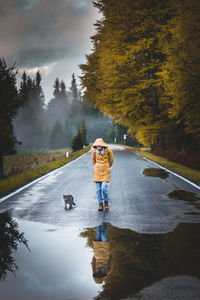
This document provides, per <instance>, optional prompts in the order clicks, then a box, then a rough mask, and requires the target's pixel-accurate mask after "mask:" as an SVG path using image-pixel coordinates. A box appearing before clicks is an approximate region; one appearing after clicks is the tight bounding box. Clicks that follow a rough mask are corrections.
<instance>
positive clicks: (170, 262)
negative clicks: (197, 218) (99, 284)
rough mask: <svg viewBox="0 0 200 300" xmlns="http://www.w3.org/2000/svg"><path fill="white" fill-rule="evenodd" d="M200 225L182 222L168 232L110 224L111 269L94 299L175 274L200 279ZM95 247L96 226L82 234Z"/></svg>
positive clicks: (122, 295)
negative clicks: (120, 227)
mask: <svg viewBox="0 0 200 300" xmlns="http://www.w3.org/2000/svg"><path fill="white" fill-rule="evenodd" d="M199 234H200V224H179V225H178V226H177V228H176V229H175V230H174V231H173V232H169V233H166V234H153V235H151V234H140V233H137V232H134V231H132V230H129V229H119V228H117V227H114V226H112V225H111V224H110V225H109V232H108V239H109V242H110V250H109V251H110V254H111V257H112V260H111V261H112V269H111V272H110V273H109V274H108V275H107V276H105V277H104V279H103V281H104V284H103V291H101V292H100V293H99V295H98V296H97V297H96V298H95V299H115V300H117V299H121V298H126V297H128V296H130V295H136V294H137V293H138V292H139V291H141V290H142V289H143V288H145V287H148V286H150V285H151V284H153V283H155V282H157V281H159V280H161V279H163V278H166V277H169V276H176V275H188V276H196V277H197V278H200V268H199V265H200V256H199V253H200V241H199ZM81 236H82V237H84V238H87V246H89V247H92V248H93V241H94V240H95V236H96V228H88V229H86V230H85V231H84V232H82V233H81Z"/></svg>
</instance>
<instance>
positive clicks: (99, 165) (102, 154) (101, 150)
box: [92, 138, 113, 211]
mask: <svg viewBox="0 0 200 300" xmlns="http://www.w3.org/2000/svg"><path fill="white" fill-rule="evenodd" d="M92 162H93V164H94V177H93V181H94V182H95V183H96V193H97V199H98V202H99V208H98V210H99V211H103V200H104V207H105V210H109V205H108V182H110V167H111V166H112V164H113V152H112V150H111V149H110V148H109V147H108V146H107V145H106V143H105V142H104V141H103V139H101V138H98V139H96V141H95V142H94V144H93V151H92ZM102 196H103V197H102Z"/></svg>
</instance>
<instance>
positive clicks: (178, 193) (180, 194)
mask: <svg viewBox="0 0 200 300" xmlns="http://www.w3.org/2000/svg"><path fill="white" fill-rule="evenodd" d="M167 196H168V197H169V198H171V199H174V200H182V201H185V202H187V203H190V204H192V205H193V206H194V207H195V208H197V209H200V204H199V203H197V202H198V201H199V200H200V198H199V197H198V196H197V195H196V194H195V193H192V192H189V191H184V190H174V191H173V192H171V193H169V194H168V195H167ZM199 213H200V212H199ZM187 214H190V213H187ZM191 214H192V213H191ZM196 214H198V212H196Z"/></svg>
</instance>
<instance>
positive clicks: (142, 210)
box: [0, 146, 200, 300]
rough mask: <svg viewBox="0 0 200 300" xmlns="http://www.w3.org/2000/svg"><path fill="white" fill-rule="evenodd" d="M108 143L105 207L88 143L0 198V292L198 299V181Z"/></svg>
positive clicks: (44, 296)
mask: <svg viewBox="0 0 200 300" xmlns="http://www.w3.org/2000/svg"><path fill="white" fill-rule="evenodd" d="M112 147H113V151H114V164H113V167H112V170H111V183H110V185H109V195H110V211H109V212H98V211H97V207H98V204H97V200H96V194H95V185H94V183H93V182H92V175H93V174H92V173H93V166H92V163H91V152H89V153H87V154H86V155H84V156H83V157H81V158H79V159H78V160H76V161H74V162H73V163H71V164H69V165H66V166H65V167H63V168H61V169H58V170H56V171H54V172H52V173H50V174H49V176H48V177H46V178H44V179H42V180H40V181H39V182H37V183H35V184H34V185H32V186H31V187H28V188H27V189H25V190H23V191H21V192H20V193H18V194H16V195H14V196H12V197H11V198H9V199H7V200H5V201H3V202H2V203H0V213H1V214H0V224H1V231H0V241H1V243H0V258H1V260H0V295H1V297H0V298H1V299H6V300H7V299H36V298H37V299H181V300H182V299H188V300H189V299H194V300H196V299H200V258H199V257H200V256H199V253H200V242H199V236H200V191H199V190H198V189H196V188H194V187H192V186H191V185H189V184H188V183H186V182H184V181H183V180H181V179H180V178H177V177H176V176H174V175H172V174H170V173H167V172H166V171H164V170H161V169H158V168H157V167H156V168H155V165H153V164H152V163H151V162H149V161H146V160H144V159H141V158H140V157H138V156H137V155H136V154H135V153H133V152H132V151H131V150H125V149H124V148H123V147H117V146H112ZM63 194H72V195H73V196H74V198H75V202H76V204H77V205H76V206H75V207H74V208H73V209H71V210H64V202H63V200H62V195H63ZM101 224H107V232H106V235H107V240H108V241H107V240H106V242H100V243H99V244H98V243H97V245H101V246H100V247H97V246H95V244H94V240H95V239H97V231H98V230H97V228H99V226H100V225H101ZM108 243H109V247H108ZM105 245H106V246H105ZM98 249H100V250H98ZM94 261H95V262H96V268H97V267H98V268H97V269H98V270H102V266H103V268H104V269H103V275H104V276H97V277H95V276H93V275H94V273H95V263H94ZM99 266H100V268H99ZM99 272H100V271H99ZM13 273H15V276H16V277H15V276H14V275H13ZM100 273H101V272H100ZM95 274H96V273H95Z"/></svg>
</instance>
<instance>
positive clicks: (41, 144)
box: [13, 71, 133, 152]
mask: <svg viewBox="0 0 200 300" xmlns="http://www.w3.org/2000/svg"><path fill="white" fill-rule="evenodd" d="M53 88H54V90H53V95H52V99H51V100H50V101H49V102H48V104H47V105H45V99H44V93H43V90H42V77H41V74H40V72H39V71H38V72H37V73H36V75H35V77H34V78H31V77H30V76H28V75H27V74H26V72H24V73H23V75H22V77H21V82H20V88H19V91H18V94H19V95H18V96H19V98H20V101H21V103H22V106H21V107H20V108H19V110H18V112H17V115H16V117H15V119H14V121H13V127H14V134H15V136H16V138H17V140H18V141H20V142H21V145H16V149H17V151H20V152H23V151H25V152H29V151H38V150H45V149H61V148H70V147H71V146H72V145H74V141H73V139H74V138H75V137H76V135H77V132H79V129H80V128H81V127H82V129H80V130H82V131H84V132H85V138H84V139H82V140H83V143H82V142H81V141H82V140H81V141H79V142H78V145H79V146H75V147H74V149H77V147H78V148H79V147H80V145H82V146H83V145H84V144H86V141H87V143H88V142H91V143H92V142H93V141H94V140H95V139H96V138H97V137H102V138H104V139H105V140H106V141H107V142H114V140H115V141H116V139H117V140H118V142H119V143H120V142H123V137H122V138H121V136H120V135H119V136H118V133H117V131H116V133H115V137H114V136H113V134H111V129H112V128H113V121H112V119H111V118H110V117H106V116H104V115H103V114H102V113H100V112H99V110H97V109H94V108H90V107H89V106H88V104H85V103H84V102H83V98H82V96H81V91H80V89H79V88H78V85H77V80H76V77H75V75H74V74H72V80H71V86H70V87H69V88H68V89H67V88H66V85H65V83H64V81H63V80H62V79H59V78H56V79H55V82H54V83H53ZM121 130H123V132H124V133H125V132H126V129H125V128H121ZM86 135H87V136H86ZM118 137H119V138H118ZM75 140H77V138H76V139H75ZM132 142H133V141H132ZM72 148H73V147H72Z"/></svg>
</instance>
